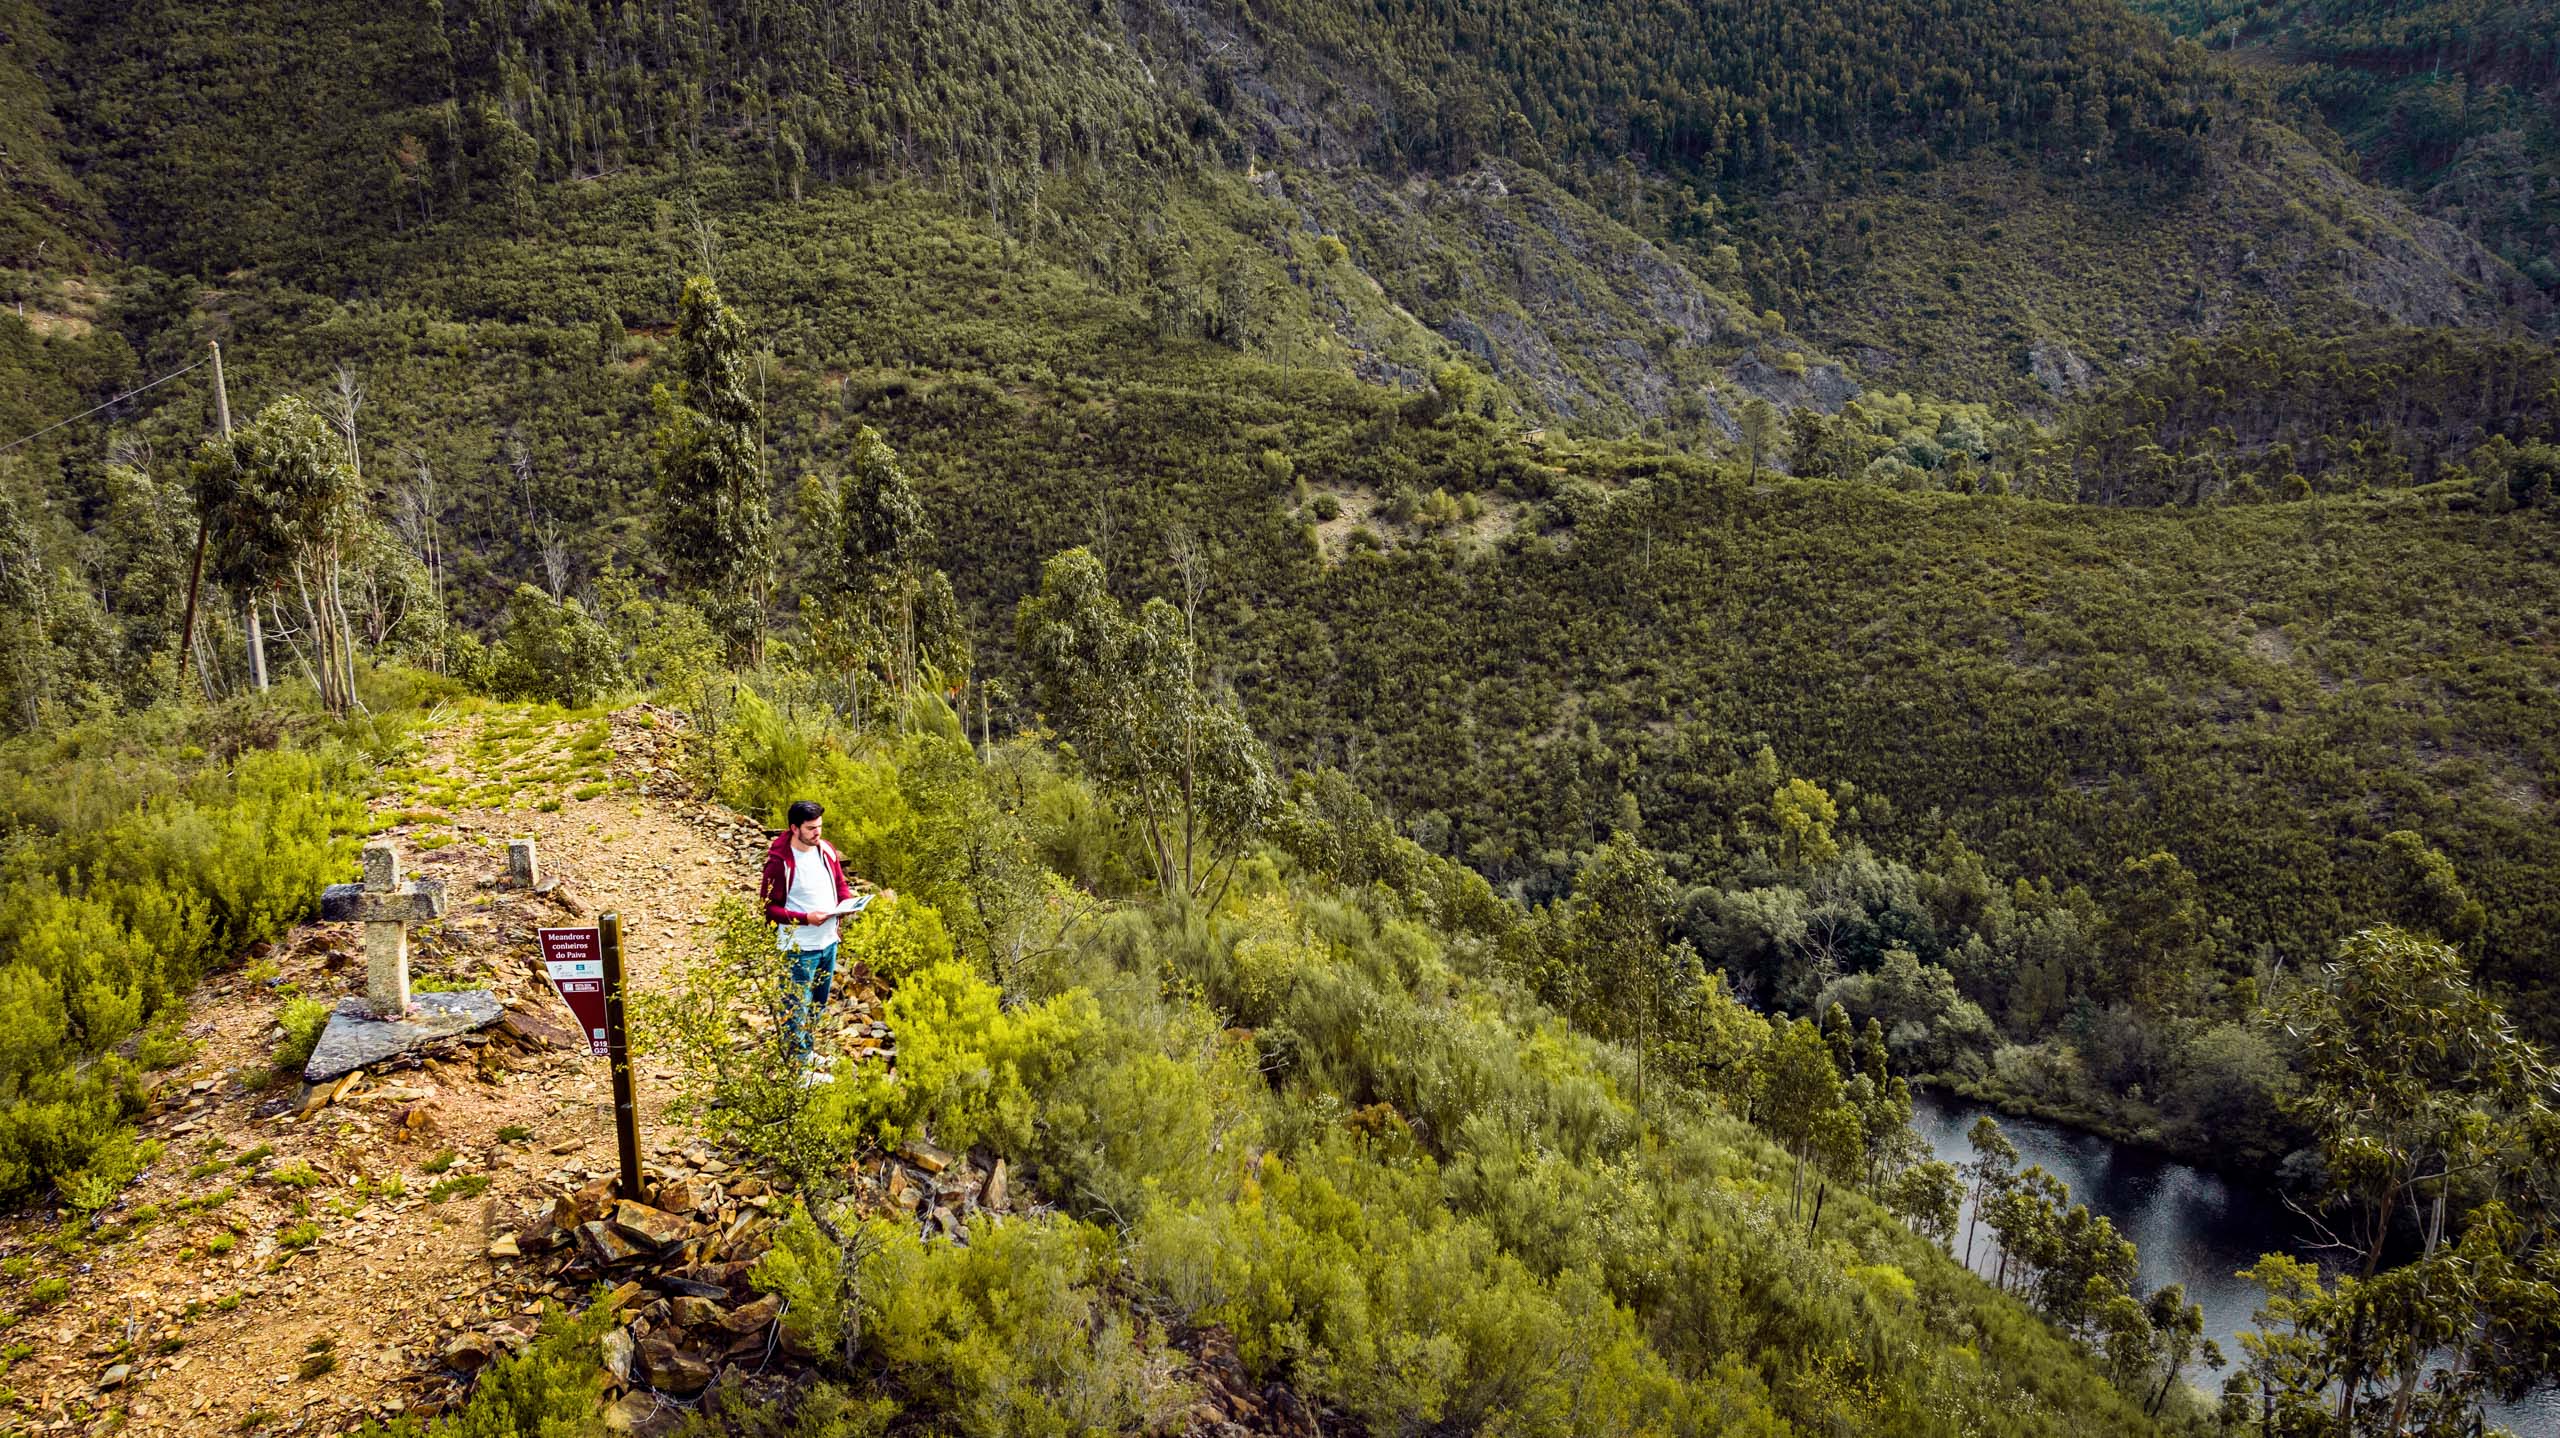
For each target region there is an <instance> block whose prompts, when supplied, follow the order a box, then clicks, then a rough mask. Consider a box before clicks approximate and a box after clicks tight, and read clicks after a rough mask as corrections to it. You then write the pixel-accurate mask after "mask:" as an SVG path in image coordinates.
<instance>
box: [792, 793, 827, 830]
mask: <svg viewBox="0 0 2560 1438" xmlns="http://www.w3.org/2000/svg"><path fill="white" fill-rule="evenodd" d="M826 812H827V806H826V805H824V804H821V803H819V802H818V801H817V800H815V799H794V800H792V801H791V807H790V808H789V809H786V810H784V811H783V815H782V822H783V823H785V824H788V825H790V826H791V827H792V828H795V829H796V828H798V827H800V826H801V825H803V824H806V823H808V822H809V821H810V820H812V819H815V818H817V817H819V816H820V815H822V814H824V813H826Z"/></svg>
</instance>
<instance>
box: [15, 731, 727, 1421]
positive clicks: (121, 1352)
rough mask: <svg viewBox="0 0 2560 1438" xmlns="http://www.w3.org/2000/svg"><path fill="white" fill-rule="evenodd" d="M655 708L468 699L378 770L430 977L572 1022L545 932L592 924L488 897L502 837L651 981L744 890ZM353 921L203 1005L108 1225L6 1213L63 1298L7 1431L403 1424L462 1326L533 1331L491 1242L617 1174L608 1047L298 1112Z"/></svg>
mask: <svg viewBox="0 0 2560 1438" xmlns="http://www.w3.org/2000/svg"><path fill="white" fill-rule="evenodd" d="M665 722H666V721H665V720H664V719H662V718H661V717H660V716H657V715H655V714H653V713H652V711H649V710H647V709H645V708H643V709H638V710H630V711H624V712H622V713H619V714H616V715H614V716H612V718H611V720H610V721H606V720H568V719H560V718H550V719H541V718H537V717H534V716H530V715H526V714H524V713H522V712H520V711H512V710H505V709H491V710H485V711H477V712H473V713H470V714H467V715H463V716H459V717H456V718H454V719H453V720H451V721H450V722H447V723H444V724H442V725H441V726H440V727H438V728H436V729H435V730H434V731H433V732H432V733H430V734H428V735H427V737H426V738H425V740H424V753H423V755H422V756H420V758H419V761H418V762H416V763H414V764H411V765H407V766H404V767H403V768H401V769H399V770H395V771H394V772H393V773H392V774H390V775H388V776H386V777H388V778H390V779H391V780H392V781H393V782H392V783H391V784H390V785H389V786H388V792H387V793H386V795H385V797H384V798H383V799H382V800H380V801H379V802H378V803H377V806H376V807H377V810H378V811H379V813H378V819H377V822H379V823H381V824H383V826H384V828H383V833H384V835H385V836H386V837H388V838H390V839H391V840H392V841H393V842H395V843H397V844H398V845H399V846H400V848H401V854H402V861H403V865H404V867H405V868H407V869H408V870H409V871H410V872H411V873H412V874H414V875H416V876H419V877H437V878H442V879H443V880H444V881H445V883H446V886H447V890H448V893H449V895H450V896H451V899H450V911H449V915H448V917H447V919H446V920H445V922H444V923H443V924H442V925H441V926H436V927H433V928H431V929H428V930H425V931H422V932H421V933H420V934H419V936H418V938H417V940H416V941H415V945H414V957H413V968H414V970H415V972H416V973H417V974H418V975H419V976H421V977H422V978H425V979H427V980H429V981H436V982H445V983H448V984H451V985H452V986H472V987H477V986H487V987H490V988H493V989H494V990H496V992H497V993H498V995H499V997H500V998H501V1000H503V1001H505V1002H506V1003H507V1004H508V1005H509V1008H510V1010H511V1012H515V1013H519V1014H522V1015H526V1016H528V1017H532V1018H536V1019H539V1020H543V1021H546V1022H548V1023H551V1024H560V1023H564V1022H565V1020H566V1011H565V1009H563V1008H562V1007H561V1005H560V1003H559V1001H558V999H557V998H556V997H554V996H553V995H552V994H551V993H550V991H549V989H548V987H547V986H546V985H545V984H543V983H542V981H541V980H540V979H539V978H538V977H535V976H534V971H533V970H532V969H530V968H528V961H529V960H530V959H531V958H532V955H533V952H534V939H533V930H534V929H535V928H536V927H537V926H539V925H552V924H562V923H572V922H580V920H577V919H573V918H572V917H570V915H569V914H568V913H566V912H564V910H563V907H562V906H561V905H560V904H558V903H557V902H555V901H554V900H552V899H549V898H537V897H533V896H530V895H524V894H520V893H515V892H511V891H507V890H503V889H500V888H498V887H496V881H497V880H498V879H499V878H500V876H501V875H502V874H503V872H504V868H505V862H504V850H503V841H504V840H506V839H509V838H522V837H530V838H532V839H534V840H535V841H536V843H537V844H538V846H539V852H540V855H541V859H542V863H543V866H544V868H545V870H546V872H547V873H549V874H552V875H557V876H559V877H560V878H562V879H563V880H564V881H565V886H564V887H565V889H566V891H567V893H568V894H569V895H571V896H573V897H574V900H575V901H576V902H577V903H579V904H581V905H583V906H584V907H585V909H586V910H587V911H588V912H589V913H590V914H592V913H595V912H600V911H602V910H605V909H613V910H617V911H619V913H620V914H621V915H622V919H623V925H624V931H625V934H626V936H627V937H626V952H627V957H628V962H629V966H630V971H631V974H632V976H633V982H634V983H635V984H636V985H638V986H640V987H643V988H646V987H649V986H651V985H653V984H655V983H657V982H659V981H660V978H661V976H662V975H663V974H665V973H666V972H668V971H669V969H670V967H671V965H672V964H673V963H674V962H675V961H676V960H677V959H678V958H679V957H680V956H682V955H683V954H685V953H686V952H687V951H688V950H689V948H690V947H691V946H692V945H693V944H694V943H695V942H696V937H697V935H699V934H702V933H704V932H705V930H704V927H703V926H704V925H705V924H706V923H707V922H708V920H709V916H710V913H711V909H712V906H713V904H714V903H715V901H716V900H717V899H719V898H720V897H721V896H722V895H724V894H729V893H736V892H751V891H752V889H753V886H754V879H755V868H754V863H755V859H756V857H757V856H758V855H760V853H761V851H762V839H761V836H760V835H759V834H758V833H757V832H756V831H755V830H754V829H752V828H750V827H748V826H747V825H746V823H745V821H744V820H743V819H742V818H741V817H740V816H736V815H733V814H728V813H725V812H722V811H719V810H717V809H714V808H711V807H709V806H706V805H704V804H702V803H700V802H698V801H695V800H692V799H689V798H686V797H683V796H681V795H680V794H679V793H677V792H675V791H674V790H673V788H672V786H671V782H670V781H671V776H670V774H669V773H668V771H667V770H666V768H665V767H664V764H663V762H662V761H661V760H660V758H659V757H658V756H659V751H660V747H661V746H660V741H661V740H662V739H663V738H664V737H665V730H664V729H663V727H662V725H663V724H664V723H665ZM353 929H354V926H353V925H328V924H311V925H306V926H304V927H302V928H300V929H297V930H295V931H294V932H293V933H292V934H291V935H289V936H288V937H287V939H286V940H285V941H284V942H283V943H282V944H280V945H278V946H277V947H276V949H275V950H274V951H273V952H272V953H269V954H266V955H264V956H262V957H260V958H258V959H256V960H255V961H253V962H252V963H251V964H250V965H248V966H247V967H246V968H244V969H241V970H236V971H234V972H233V973H232V974H230V975H229V976H226V977H224V978H222V979H217V980H215V981H213V982H212V983H210V984H208V985H206V986H205V987H204V988H203V989H202V990H200V991H199V992H198V993H197V994H196V995H195V996H194V997H193V999H192V1001H191V1007H190V1020H191V1021H190V1023H189V1025H188V1030H187V1031H188V1035H189V1037H190V1038H191V1039H192V1040H193V1041H194V1043H195V1045H196V1048H195V1053H194V1056H193V1057H192V1058H191V1059H190V1060H189V1061H188V1062H187V1063H185V1064H183V1065H181V1066H180V1067H179V1068H177V1069H176V1070H173V1071H171V1072H169V1073H165V1074H161V1075H156V1076H154V1077H155V1081H156V1082H157V1083H158V1084H159V1086H160V1087H159V1092H160V1095H161V1097H159V1098H158V1099H156V1100H155V1103H154V1110H153V1112H152V1114H151V1116H150V1117H149V1118H148V1119H147V1120H146V1121H145V1123H144V1132H145V1135H146V1136H147V1137H150V1138H154V1139H157V1140H159V1141H160V1142H161V1143H162V1144H164V1145H165V1152H164V1154H163V1156H162V1157H161V1158H160V1160H159V1161H158V1162H156V1163H155V1164H153V1165H152V1166H151V1168H150V1169H149V1171H148V1172H146V1173H145V1175H144V1176H143V1177H142V1178H141V1179H139V1180H138V1181H137V1182H136V1183H135V1184H134V1185H133V1186H132V1187H131V1188H130V1189H128V1190H127V1191H126V1192H125V1193H124V1194H123V1195H122V1196H121V1198H120V1199H119V1201H118V1202H117V1204H116V1205H115V1206H114V1207H113V1208H111V1209H110V1210H108V1212H107V1213H106V1215H105V1216H104V1217H105V1220H106V1221H105V1223H104V1224H103V1225H102V1226H101V1227H99V1228H97V1229H94V1230H86V1231H83V1228H84V1226H82V1225H78V1224H75V1223H72V1222H65V1221H63V1219H62V1218H61V1216H59V1215H41V1216H21V1217H19V1218H16V1219H12V1220H10V1221H8V1222H7V1223H6V1224H0V1255H5V1256H6V1257H7V1258H8V1260H9V1261H10V1262H11V1264H12V1269H11V1276H12V1277H18V1278H23V1279H28V1280H30V1281H31V1282H32V1281H41V1280H42V1279H44V1278H48V1277H58V1278H60V1279H62V1280H64V1281H65V1282H66V1283H67V1285H68V1288H67V1293H65V1294H64V1296H62V1297H61V1298H60V1299H59V1300H58V1301H56V1302H54V1303H52V1304H51V1305H49V1306H41V1307H38V1308H35V1309H34V1310H33V1311H30V1312H29V1313H28V1314H27V1316H26V1317H25V1318H24V1319H23V1321H21V1322H20V1323H19V1324H18V1325H17V1326H16V1327H15V1328H14V1329H12V1330H11V1331H9V1332H8V1333H6V1334H5V1335H0V1343H9V1344H13V1345H15V1346H14V1347H12V1348H11V1349H10V1350H9V1351H10V1352H11V1353H13V1354H15V1355H16V1356H17V1361H16V1363H15V1365H14V1366H13V1367H11V1368H10V1369H9V1370H8V1372H7V1375H6V1378H5V1380H0V1381H5V1383H6V1385H7V1386H8V1388H9V1389H11V1390H14V1393H15V1396H16V1409H15V1412H14V1414H9V1413H5V1412H0V1432H5V1431H10V1429H11V1426H12V1425H13V1424H14V1425H15V1426H16V1430H17V1431H24V1432H30V1433H34V1432H47V1433H70V1432H82V1433H86V1432H93V1431H103V1430H105V1429H108V1428H111V1427H112V1426H113V1425H114V1424H116V1423H117V1422H118V1421H119V1412H120V1415H121V1421H122V1422H123V1424H124V1425H125V1426H124V1428H123V1430H122V1431H126V1432H131V1433H142V1434H158V1433H167V1434H180V1433H187V1434H197V1433H217V1432H218V1433H250V1434H254V1433H260V1432H265V1433H279V1434H281V1433H313V1434H328V1433H338V1432H344V1431H347V1430H349V1429H352V1428H354V1427H356V1426H357V1425H358V1424H360V1423H361V1422H363V1421H364V1420H365V1419H367V1418H371V1417H378V1416H383V1415H385V1414H388V1413H390V1412H395V1411H398V1409H399V1408H400V1407H401V1406H402V1405H403V1401H404V1400H403V1397H402V1389H401V1386H400V1381H401V1380H404V1379H407V1378H409V1377H410V1376H412V1375H414V1374H415V1373H417V1372H418V1371H419V1370H420V1369H421V1368H422V1367H424V1366H427V1365H428V1364H429V1363H430V1362H431V1360H432V1359H433V1358H434V1356H435V1355H437V1354H439V1353H441V1352H443V1351H444V1348H443V1345H444V1344H445V1343H446V1342H448V1341H449V1340H450V1339H452V1338H453V1337H455V1336H456V1335H460V1334H463V1333H466V1332H471V1331H486V1330H487V1329H488V1328H489V1327H490V1326H491V1324H492V1323H493V1322H502V1321H506V1320H508V1319H510V1318H511V1317H513V1318H520V1319H521V1321H522V1326H524V1327H526V1328H530V1326H531V1324H532V1319H531V1317H530V1314H531V1313H532V1312H533V1311H535V1310H536V1309H538V1306H539V1305H538V1304H529V1303H525V1302H523V1301H522V1299H523V1298H524V1297H525V1295H524V1293H523V1290H522V1288H521V1286H520V1285H518V1284H513V1283H510V1282H508V1281H507V1275H505V1274H503V1273H502V1272H500V1271H499V1268H498V1266H497V1265H495V1264H493V1262H492V1261H491V1260H490V1259H489V1258H488V1257H487V1256H486V1254H487V1249H488V1246H489V1244H490V1243H491V1241H492V1238H493V1237H494V1236H495V1235H496V1234H497V1233H499V1232H501V1231H503V1230H505V1229H506V1228H509V1227H511V1226H512V1225H513V1223H514V1222H515V1220H516V1218H517V1216H518V1215H520V1214H521V1213H523V1212H524V1211H526V1210H527V1209H529V1208H533V1207H536V1206H538V1205H539V1204H540V1203H542V1202H545V1201H547V1199H546V1197H545V1196H546V1195H547V1194H549V1193H553V1192H558V1191H560V1190H562V1189H564V1188H570V1187H575V1186H578V1185H580V1184H583V1183H586V1182H587V1181H589V1180H592V1179H594V1178H597V1177H601V1176H607V1175H610V1174H611V1173H612V1172H613V1169H614V1163H615V1160H614V1140H613V1128H612V1120H611V1114H610V1109H609V1099H610V1095H609V1089H610V1084H609V1080H608V1077H607V1074H606V1070H605V1063H604V1060H602V1059H600V1058H589V1057H586V1056H584V1055H576V1054H571V1053H568V1052H565V1051H561V1050H559V1049H546V1048H540V1047H539V1046H538V1045H528V1044H518V1043H514V1042H511V1041H509V1040H508V1039H506V1038H504V1037H501V1038H499V1039H498V1040H496V1041H493V1042H485V1043H480V1044H477V1045H474V1044H470V1043H467V1042H466V1043H461V1044H456V1045H453V1046H451V1047H450V1048H448V1049H446V1050H445V1051H444V1055H443V1056H442V1057H440V1058H438V1059H437V1060H435V1061H433V1062H430V1063H428V1064H426V1065H425V1066H423V1067H419V1068H416V1069H410V1070H405V1071H386V1070H380V1069H377V1070H375V1071H373V1072H371V1073H369V1074H368V1075H367V1076H366V1077H365V1079H364V1080H363V1081H362V1082H361V1083H359V1085H358V1086H357V1087H356V1088H354V1089H353V1090H351V1091H349V1092H348V1093H346V1094H345V1095H344V1096H343V1097H341V1098H340V1099H339V1100H338V1101H336V1102H334V1103H331V1104H328V1105H327V1106H325V1107H318V1108H315V1109H309V1110H308V1111H306V1105H307V1102H308V1096H307V1095H306V1094H305V1093H304V1091H303V1089H302V1086H301V1085H300V1084H299V1082H298V1081H297V1080H296V1079H295V1078H283V1079H279V1078H274V1077H272V1076H271V1074H270V1069H269V1065H270V1059H271V1055H272V1054H273V1051H274V1048H275V1044H276V1038H277V1031H276V1028H275V1025H276V1021H277V1016H278V1013H279V1011H280V1010H281V1008H282V1007H283V1005H284V1004H285V1002H286V1001H287V999H288V997H290V996H291V995H293V994H295V993H299V994H304V995H311V996H316V997H318V998H321V999H323V1000H325V1001H334V1000H335V999H337V998H338V997H339V996H341V995H345V994H350V993H359V992H361V990H362V987H363V964H362V960H361V958H360V957H359V946H358V942H357V938H356V935H355V934H354V932H353ZM525 1027H527V1028H529V1029H531V1030H533V1031H535V1032H537V1033H538V1032H539V1031H540V1029H541V1025H540V1024H538V1023H537V1024H531V1025H526V1026H525ZM533 1049H538V1050H539V1051H528V1050H533ZM665 1077H666V1075H664V1074H663V1073H652V1072H650V1071H648V1070H647V1069H645V1068H644V1070H643V1071H642V1074H641V1080H642V1092H643V1097H644V1104H645V1118H644V1129H643V1149H644V1153H659V1152H670V1153H671V1152H673V1151H675V1150H677V1149H679V1148H681V1147H683V1146H684V1145H685V1144H686V1143H687V1142H688V1140H689V1138H690V1136H689V1135H686V1134H684V1133H682V1132H680V1131H678V1130H676V1129H673V1128H670V1127H669V1126H668V1124H667V1122H666V1120H665V1118H664V1115H663V1111H662V1110H663V1105H664V1102H665V1097H666V1093H667V1089H666V1086H665V1084H664V1083H663V1082H662V1080H663V1079H664V1078H665ZM21 1291H26V1288H25V1286H24V1285H22V1286H21ZM569 1296H571V1297H575V1296H577V1295H569Z"/></svg>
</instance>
